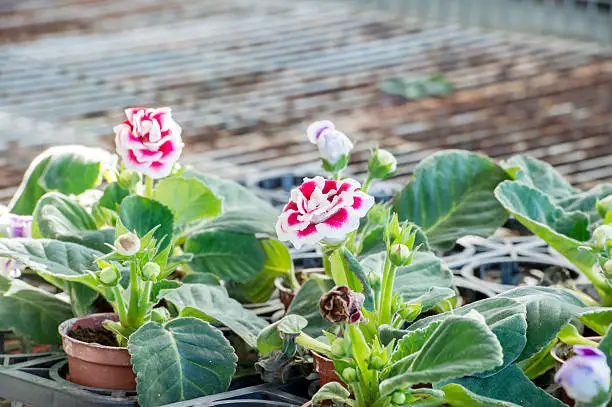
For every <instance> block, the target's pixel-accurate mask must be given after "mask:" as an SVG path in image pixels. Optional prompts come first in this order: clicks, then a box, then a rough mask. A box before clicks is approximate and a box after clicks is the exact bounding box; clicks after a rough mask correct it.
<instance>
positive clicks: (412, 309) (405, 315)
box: [397, 303, 421, 322]
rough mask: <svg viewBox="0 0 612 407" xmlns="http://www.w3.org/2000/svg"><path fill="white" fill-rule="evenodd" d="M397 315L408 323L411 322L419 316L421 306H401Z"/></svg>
mask: <svg viewBox="0 0 612 407" xmlns="http://www.w3.org/2000/svg"><path fill="white" fill-rule="evenodd" d="M397 313H398V314H399V316H400V317H401V318H402V319H403V320H405V321H408V322H412V321H414V320H415V319H417V317H418V316H419V315H420V314H421V304H420V303H418V304H401V305H400V307H399V309H398V311H397Z"/></svg>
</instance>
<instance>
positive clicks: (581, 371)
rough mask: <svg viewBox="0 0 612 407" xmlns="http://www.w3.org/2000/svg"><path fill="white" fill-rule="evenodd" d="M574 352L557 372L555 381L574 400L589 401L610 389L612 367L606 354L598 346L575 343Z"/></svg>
mask: <svg viewBox="0 0 612 407" xmlns="http://www.w3.org/2000/svg"><path fill="white" fill-rule="evenodd" d="M574 353H575V356H572V357H571V358H569V359H568V360H567V361H566V362H565V363H564V364H563V366H561V368H560V369H559V370H558V371H557V374H555V383H558V384H560V385H561V386H563V388H564V389H565V392H566V393H567V394H568V396H570V397H571V398H573V399H574V400H576V401H578V402H581V403H589V402H591V401H592V400H593V399H594V398H595V397H597V396H598V395H599V394H600V393H602V392H605V393H607V392H608V391H609V390H610V367H608V363H607V360H606V355H605V354H604V353H603V352H602V351H600V350H599V349H597V348H591V347H589V346H580V345H575V346H574Z"/></svg>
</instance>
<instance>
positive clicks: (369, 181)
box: [361, 172, 372, 193]
mask: <svg viewBox="0 0 612 407" xmlns="http://www.w3.org/2000/svg"><path fill="white" fill-rule="evenodd" d="M371 183H372V177H371V176H370V173H369V172H368V178H366V181H365V182H364V184H363V186H362V187H361V190H362V191H363V192H365V193H367V192H368V189H370V184H371Z"/></svg>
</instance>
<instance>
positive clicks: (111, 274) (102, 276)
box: [98, 266, 121, 287]
mask: <svg viewBox="0 0 612 407" xmlns="http://www.w3.org/2000/svg"><path fill="white" fill-rule="evenodd" d="M120 279H121V273H120V272H119V270H117V269H116V268H115V267H113V266H111V267H107V268H105V269H104V270H102V271H100V272H99V273H98V281H99V282H100V283H101V284H103V285H105V286H108V287H114V286H116V285H117V284H118V283H119V280H120Z"/></svg>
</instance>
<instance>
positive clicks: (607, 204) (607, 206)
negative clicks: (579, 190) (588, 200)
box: [595, 195, 612, 218]
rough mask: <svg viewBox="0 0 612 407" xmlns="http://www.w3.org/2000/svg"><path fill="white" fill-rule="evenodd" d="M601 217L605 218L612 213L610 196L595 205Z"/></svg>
mask: <svg viewBox="0 0 612 407" xmlns="http://www.w3.org/2000/svg"><path fill="white" fill-rule="evenodd" d="M595 206H596V207H597V212H599V216H601V217H602V218H605V217H606V215H607V214H608V212H610V211H612V195H608V196H606V197H605V198H603V199H601V200H599V201H597V203H596V204H595Z"/></svg>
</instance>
